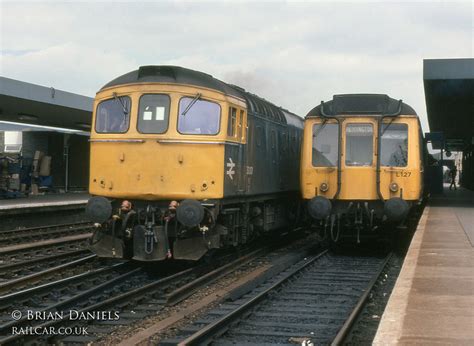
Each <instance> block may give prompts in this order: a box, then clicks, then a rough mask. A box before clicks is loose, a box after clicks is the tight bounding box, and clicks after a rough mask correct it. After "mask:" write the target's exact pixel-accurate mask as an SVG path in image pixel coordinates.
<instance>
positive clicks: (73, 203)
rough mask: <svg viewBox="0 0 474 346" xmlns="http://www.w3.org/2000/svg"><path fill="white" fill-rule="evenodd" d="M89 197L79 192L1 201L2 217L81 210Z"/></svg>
mask: <svg viewBox="0 0 474 346" xmlns="http://www.w3.org/2000/svg"><path fill="white" fill-rule="evenodd" d="M89 197H90V196H89V194H88V193H86V192H78V193H63V194H49V195H43V196H34V197H29V198H24V199H5V200H0V215H11V214H23V213H25V212H28V211H37V210H47V209H55V210H57V209H71V208H81V207H85V205H86V203H87V200H88V199H89Z"/></svg>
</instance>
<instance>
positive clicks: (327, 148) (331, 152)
mask: <svg viewBox="0 0 474 346" xmlns="http://www.w3.org/2000/svg"><path fill="white" fill-rule="evenodd" d="M338 141H339V125H338V124H327V123H324V124H314V125H313V151H312V158H313V166H314V167H334V166H337V162H338V160H339V151H338Z"/></svg>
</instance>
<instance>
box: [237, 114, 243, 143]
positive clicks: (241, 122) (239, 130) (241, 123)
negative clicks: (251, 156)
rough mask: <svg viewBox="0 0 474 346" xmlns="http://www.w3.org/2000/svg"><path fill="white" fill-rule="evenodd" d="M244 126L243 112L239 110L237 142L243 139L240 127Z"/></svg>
mask: <svg viewBox="0 0 474 346" xmlns="http://www.w3.org/2000/svg"><path fill="white" fill-rule="evenodd" d="M243 126H244V111H243V110H240V118H239V122H238V124H237V136H238V138H239V140H241V139H243V138H242V137H243V135H242V127H243Z"/></svg>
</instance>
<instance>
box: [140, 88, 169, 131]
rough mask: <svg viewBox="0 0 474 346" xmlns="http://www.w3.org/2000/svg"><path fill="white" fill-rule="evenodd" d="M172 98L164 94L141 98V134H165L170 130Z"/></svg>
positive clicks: (146, 95)
mask: <svg viewBox="0 0 474 346" xmlns="http://www.w3.org/2000/svg"><path fill="white" fill-rule="evenodd" d="M169 114H170V97H169V96H168V95H164V94H145V95H142V97H140V103H139V106H138V124H137V128H138V131H139V132H140V133H165V132H166V131H167V130H168V119H169Z"/></svg>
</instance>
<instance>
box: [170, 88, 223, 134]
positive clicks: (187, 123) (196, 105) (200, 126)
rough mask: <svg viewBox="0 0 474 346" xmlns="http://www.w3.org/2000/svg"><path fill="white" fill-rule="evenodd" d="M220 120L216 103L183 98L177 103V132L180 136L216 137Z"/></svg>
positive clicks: (219, 108) (219, 111)
mask: <svg viewBox="0 0 474 346" xmlns="http://www.w3.org/2000/svg"><path fill="white" fill-rule="evenodd" d="M185 110H187V111H186V112H185ZM220 118H221V107H220V106H219V105H218V104H217V103H214V102H210V101H205V100H199V99H198V100H195V99H194V98H192V97H183V98H182V99H181V100H180V101H179V114H178V132H179V133H181V134H186V135H216V134H218V133H219V127H220Z"/></svg>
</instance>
